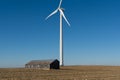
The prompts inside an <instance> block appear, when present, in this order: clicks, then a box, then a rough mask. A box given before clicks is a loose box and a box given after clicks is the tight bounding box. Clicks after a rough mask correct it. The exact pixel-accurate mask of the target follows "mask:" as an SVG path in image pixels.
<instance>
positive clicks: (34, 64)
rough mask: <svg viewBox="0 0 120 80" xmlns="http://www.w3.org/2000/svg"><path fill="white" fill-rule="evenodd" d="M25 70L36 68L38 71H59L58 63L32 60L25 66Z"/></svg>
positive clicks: (56, 61) (55, 60)
mask: <svg viewBox="0 0 120 80" xmlns="http://www.w3.org/2000/svg"><path fill="white" fill-rule="evenodd" d="M25 68H38V69H59V68H60V66H59V61H58V60H57V59H54V60H52V59H51V60H32V61H30V62H28V63H27V64H25Z"/></svg>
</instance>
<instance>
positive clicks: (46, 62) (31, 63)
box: [27, 59, 57, 65]
mask: <svg viewBox="0 0 120 80" xmlns="http://www.w3.org/2000/svg"><path fill="white" fill-rule="evenodd" d="M56 60H57V59H49V60H32V61H30V62H28V63H27V65H33V64H34V65H35V64H51V63H52V62H54V61H56Z"/></svg>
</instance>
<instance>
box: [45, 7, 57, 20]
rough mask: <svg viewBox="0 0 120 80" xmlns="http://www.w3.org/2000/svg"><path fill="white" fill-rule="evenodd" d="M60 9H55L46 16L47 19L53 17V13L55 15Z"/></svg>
mask: <svg viewBox="0 0 120 80" xmlns="http://www.w3.org/2000/svg"><path fill="white" fill-rule="evenodd" d="M57 11H58V9H56V10H55V11H53V12H52V13H51V14H50V15H49V16H48V17H46V18H45V20H47V19H48V18H49V17H51V16H52V15H54V14H55V13H57Z"/></svg>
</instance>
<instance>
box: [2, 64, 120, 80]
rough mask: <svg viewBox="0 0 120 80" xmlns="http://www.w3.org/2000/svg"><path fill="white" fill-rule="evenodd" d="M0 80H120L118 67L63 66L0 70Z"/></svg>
mask: <svg viewBox="0 0 120 80" xmlns="http://www.w3.org/2000/svg"><path fill="white" fill-rule="evenodd" d="M0 80H120V66H65V67H61V69H60V70H40V69H25V68H11V69H8V68H6V69H5V68H1V69H0Z"/></svg>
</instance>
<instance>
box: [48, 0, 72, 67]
mask: <svg viewBox="0 0 120 80" xmlns="http://www.w3.org/2000/svg"><path fill="white" fill-rule="evenodd" d="M61 4H62V0H60V3H59V6H58V8H57V9H56V10H55V11H53V12H52V13H51V14H50V15H49V16H48V17H47V18H46V20H47V19H48V18H50V17H51V16H52V15H54V14H56V13H57V12H58V11H59V13H60V66H64V60H63V28H62V18H64V19H65V21H66V22H67V24H68V26H70V23H69V22H68V20H67V18H66V17H65V15H64V9H63V8H61Z"/></svg>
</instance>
